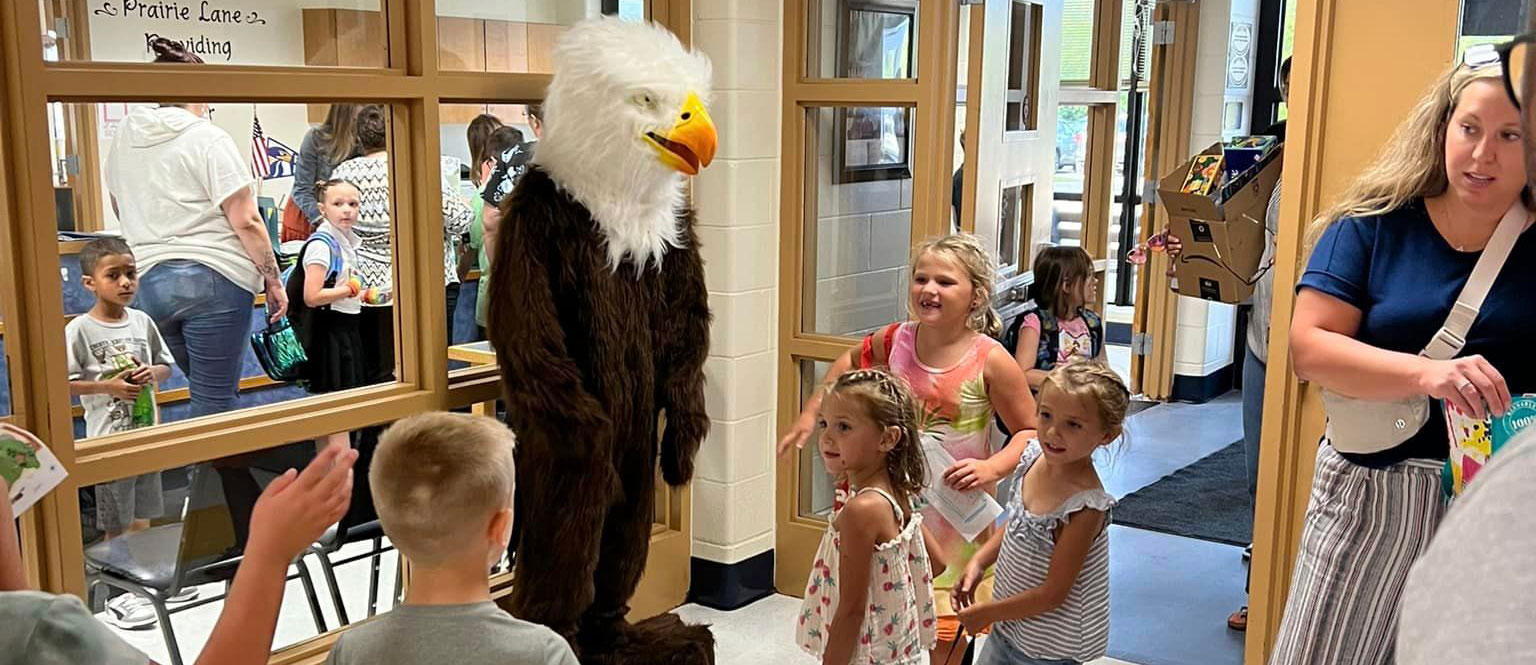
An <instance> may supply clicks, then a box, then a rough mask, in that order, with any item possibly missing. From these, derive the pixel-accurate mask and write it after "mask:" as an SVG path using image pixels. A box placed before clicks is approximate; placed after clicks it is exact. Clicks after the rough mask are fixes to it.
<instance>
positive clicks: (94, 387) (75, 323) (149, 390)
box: [64, 237, 195, 630]
mask: <svg viewBox="0 0 1536 665" xmlns="http://www.w3.org/2000/svg"><path fill="white" fill-rule="evenodd" d="M80 281H81V283H82V284H84V286H85V288H86V290H87V291H90V292H91V293H92V294H94V295H95V296H96V304H94V305H92V306H91V309H90V311H88V312H86V313H85V314H81V315H80V316H77V317H75V318H74V319H73V320H71V321H70V322H69V323H68V324H67V325H65V326H64V340H65V344H64V349H65V353H66V355H67V357H68V360H69V392H70V394H72V395H78V396H79V397H80V406H82V407H84V409H85V435H86V436H87V437H97V436H106V435H108V434H117V433H119V432H127V431H129V430H132V429H137V428H140V427H148V426H150V425H154V424H155V423H157V422H159V420H160V414H159V410H158V407H157V406H156V405H155V396H154V392H155V384H157V383H159V382H161V381H164V380H166V379H167V378H170V376H171V364H172V363H174V362H176V360H175V358H173V357H172V356H171V351H170V349H169V348H168V347H167V346H166V344H165V341H164V340H163V339H161V338H160V331H159V329H157V328H155V322H154V321H153V320H151V319H150V318H149V315H148V314H145V313H144V312H141V311H139V310H136V309H133V308H131V307H129V305H131V304H133V297H134V295H135V294H136V293H137V292H138V290H139V272H138V265H137V263H136V262H135V260H134V257H133V250H131V249H130V248H129V247H128V243H126V242H123V240H122V238H116V237H109V238H97V239H95V240H92V241H91V242H89V243H86V245H85V248H84V249H82V250H80ZM164 512H165V503H164V498H163V494H162V492H161V487H160V473H159V472H150V473H146V474H144V475H141V476H132V477H128V478H123V479H120V480H114V481H112V482H108V483H102V484H100V485H97V486H96V522H97V527H98V528H100V529H101V530H102V531H103V532H105V533H106V536H107V537H108V538H116V537H118V536H121V535H123V534H124V533H128V532H131V531H138V530H141V529H147V528H149V521H150V520H152V519H154V518H157V517H160V516H161V515H162V514H163V513H164ZM194 597H195V596H192V595H191V594H190V593H186V594H179V595H178V596H177V597H176V600H178V601H187V600H191V599H192V598H194ZM106 617H107V621H108V622H109V623H111V624H112V625H114V626H117V627H118V628H123V629H130V630H131V629H138V628H147V627H149V626H150V625H151V624H154V623H155V613H154V608H153V607H152V606H151V605H150V604H149V602H148V601H146V600H144V599H143V598H140V597H138V596H135V595H133V594H127V593H125V594H119V595H117V596H114V597H113V598H111V599H110V600H108V601H107V614H106Z"/></svg>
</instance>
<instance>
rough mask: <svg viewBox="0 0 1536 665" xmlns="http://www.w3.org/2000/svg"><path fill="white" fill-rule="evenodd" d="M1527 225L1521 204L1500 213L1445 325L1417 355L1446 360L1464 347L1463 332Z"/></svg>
mask: <svg viewBox="0 0 1536 665" xmlns="http://www.w3.org/2000/svg"><path fill="white" fill-rule="evenodd" d="M1529 222H1530V213H1529V212H1527V211H1526V209H1525V204H1524V203H1522V202H1520V201H1515V204H1514V205H1512V206H1510V207H1509V212H1506V213H1504V219H1502V220H1500V221H1499V227H1498V228H1496V229H1494V230H1493V237H1491V238H1489V239H1488V246H1487V247H1484V248H1483V255H1482V256H1480V257H1478V259H1477V265H1475V266H1473V267H1472V275H1471V276H1470V277H1468V278H1467V285H1466V286H1464V287H1462V289H1461V294H1460V295H1458V296H1456V304H1455V305H1453V306H1451V315H1450V316H1449V317H1447V318H1446V319H1445V325H1444V326H1441V327H1440V330H1439V331H1438V332H1436V333H1435V336H1434V337H1433V338H1431V339H1430V340H1429V345H1428V346H1425V347H1424V352H1423V353H1421V354H1419V355H1422V356H1424V357H1426V358H1430V359H1433V360H1450V359H1451V358H1455V357H1456V354H1458V353H1461V349H1462V347H1464V346H1466V345H1467V331H1468V330H1470V329H1471V328H1472V322H1473V321H1476V320H1477V313H1478V312H1479V311H1480V310H1481V309H1482V307H1483V300H1485V299H1486V298H1487V297H1488V291H1489V290H1490V289H1492V288H1493V282H1494V280H1495V279H1497V278H1498V276H1499V271H1500V270H1502V269H1503V268H1504V262H1505V260H1507V259H1508V258H1509V252H1510V250H1512V249H1514V247H1515V241H1516V240H1519V239H1520V234H1521V233H1522V232H1524V231H1525V228H1526V226H1527V225H1528V224H1529Z"/></svg>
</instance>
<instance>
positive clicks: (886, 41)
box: [806, 0, 917, 79]
mask: <svg viewBox="0 0 1536 665" xmlns="http://www.w3.org/2000/svg"><path fill="white" fill-rule="evenodd" d="M806 15H807V17H808V20H809V22H810V25H809V26H807V29H806V39H807V40H808V43H807V44H806V61H807V63H806V64H807V66H808V70H807V72H806V73H807V75H808V76H810V77H812V78H851V79H906V78H916V77H917V0H819V1H812V2H810V3H809V4H808V6H807V11H806Z"/></svg>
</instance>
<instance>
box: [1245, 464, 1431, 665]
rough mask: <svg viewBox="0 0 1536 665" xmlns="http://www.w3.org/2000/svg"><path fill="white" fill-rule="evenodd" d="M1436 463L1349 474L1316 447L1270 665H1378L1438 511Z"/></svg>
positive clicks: (1385, 657)
mask: <svg viewBox="0 0 1536 665" xmlns="http://www.w3.org/2000/svg"><path fill="white" fill-rule="evenodd" d="M1440 465H1441V462H1436V461H1432V460H1408V461H1405V462H1401V463H1399V464H1396V465H1393V466H1391V467H1388V468H1385V469H1372V468H1368V467H1363V466H1359V465H1357V464H1354V463H1352V462H1350V461H1348V460H1346V459H1344V457H1343V456H1342V455H1340V454H1339V453H1338V452H1337V451H1335V450H1334V449H1333V446H1331V445H1328V444H1327V443H1326V442H1325V443H1324V444H1323V446H1322V447H1321V448H1319V449H1318V452H1317V471H1316V473H1315V474H1314V475H1313V478H1312V498H1311V501H1310V502H1309V503H1308V504H1307V519H1306V524H1305V525H1304V526H1303V528H1302V532H1301V547H1300V550H1299V551H1298V552H1297V554H1296V567H1295V570H1294V571H1293V572H1292V573H1291V594H1290V597H1289V598H1288V599H1287V600H1286V603H1285V618H1284V619H1282V620H1281V622H1280V635H1279V637H1278V639H1277V640H1276V641H1275V648H1274V651H1273V652H1271V654H1270V658H1269V663H1270V665H1388V664H1390V663H1391V662H1392V661H1393V653H1392V649H1393V644H1394V643H1395V641H1396V638H1397V611H1398V602H1399V601H1400V599H1401V598H1402V595H1403V584H1404V582H1405V581H1406V580H1407V579H1408V570H1409V568H1410V567H1411V566H1412V565H1413V562H1414V560H1416V559H1418V557H1419V555H1420V554H1422V553H1423V552H1424V550H1425V548H1427V547H1428V546H1429V540H1430V537H1431V536H1433V535H1434V533H1435V527H1436V526H1437V525H1439V523H1440V518H1441V517H1442V516H1444V515H1445V509H1446V501H1445V499H1444V497H1443V495H1442V490H1441V488H1440Z"/></svg>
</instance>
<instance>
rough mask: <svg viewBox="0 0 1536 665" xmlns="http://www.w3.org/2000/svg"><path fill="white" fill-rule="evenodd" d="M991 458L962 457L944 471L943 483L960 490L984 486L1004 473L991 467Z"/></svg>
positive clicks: (1000, 477) (998, 478) (995, 480)
mask: <svg viewBox="0 0 1536 665" xmlns="http://www.w3.org/2000/svg"><path fill="white" fill-rule="evenodd" d="M994 466H995V465H993V464H992V462H991V460H986V459H975V458H972V459H963V460H960V461H958V462H955V464H954V466H951V467H949V468H948V469H946V470H945V471H944V484H946V485H949V486H950V487H953V488H955V489H957V490H960V491H962V492H964V491H966V490H973V489H977V488H981V487H986V486H988V485H991V484H992V483H995V482H997V481H999V480H1001V479H1002V477H1003V476H1004V475H1005V474H1004V473H1001V472H999V471H998V470H997V469H995V468H993V467H994Z"/></svg>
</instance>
